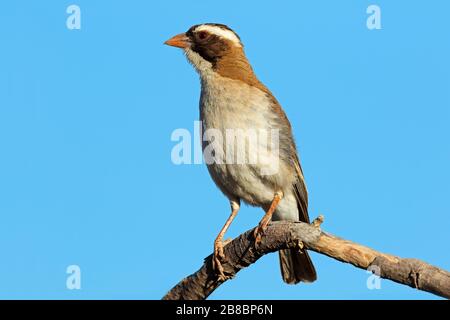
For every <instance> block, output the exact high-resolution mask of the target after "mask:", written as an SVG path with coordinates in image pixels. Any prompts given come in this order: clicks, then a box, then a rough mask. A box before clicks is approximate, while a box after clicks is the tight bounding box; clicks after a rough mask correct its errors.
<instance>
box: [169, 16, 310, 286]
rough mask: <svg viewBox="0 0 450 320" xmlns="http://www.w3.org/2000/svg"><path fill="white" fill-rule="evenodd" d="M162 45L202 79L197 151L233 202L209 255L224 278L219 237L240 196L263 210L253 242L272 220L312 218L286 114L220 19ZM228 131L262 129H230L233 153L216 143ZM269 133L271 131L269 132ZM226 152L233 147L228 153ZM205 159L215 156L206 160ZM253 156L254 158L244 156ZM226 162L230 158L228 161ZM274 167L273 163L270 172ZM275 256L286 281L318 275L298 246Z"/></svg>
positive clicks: (226, 225)
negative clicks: (177, 50) (199, 147)
mask: <svg viewBox="0 0 450 320" xmlns="http://www.w3.org/2000/svg"><path fill="white" fill-rule="evenodd" d="M164 44H166V45H168V46H172V47H177V48H180V49H182V50H183V51H184V54H185V56H186V58H187V60H188V61H189V62H190V63H191V64H192V65H193V67H194V69H195V70H196V71H197V73H198V74H199V78H200V83H201V92H200V103H199V109H200V110H199V111H200V121H201V126H200V128H201V130H202V132H203V133H204V136H203V139H202V140H203V141H202V149H203V156H204V158H205V160H206V161H205V162H206V165H207V169H208V172H209V174H210V176H211V178H212V180H213V181H214V183H215V184H216V185H217V187H218V188H219V189H220V190H221V191H222V193H223V194H224V195H225V196H226V197H227V198H228V200H229V203H230V206H231V214H230V216H229V217H228V219H227V220H226V222H225V224H224V226H223V227H222V229H221V230H220V232H219V234H218V236H217V237H216V239H215V241H214V253H213V259H212V263H213V268H214V270H215V272H216V274H217V277H218V279H219V280H222V281H223V280H226V279H227V278H228V276H227V275H226V274H225V272H224V268H223V266H222V263H224V262H225V261H226V256H225V254H224V249H223V248H224V245H226V243H225V241H224V240H223V239H224V236H225V233H226V232H227V230H228V228H229V227H230V225H231V223H232V221H233V220H234V218H235V217H236V215H237V213H238V211H239V209H240V206H241V201H242V202H243V203H246V204H248V205H251V206H256V207H260V208H262V209H263V210H264V211H265V214H264V216H263V218H262V219H261V221H260V222H259V224H258V226H257V227H256V228H255V229H254V237H255V245H258V244H259V243H260V241H261V238H262V237H263V236H264V231H265V230H266V228H267V226H268V224H269V223H270V222H271V221H302V222H305V223H310V220H309V216H308V192H307V188H306V183H305V179H304V175H303V171H302V167H301V166H300V161H299V156H298V153H297V148H296V144H295V141H294V136H293V132H292V127H291V124H290V122H289V120H288V118H287V116H286V113H285V112H284V111H283V109H282V107H281V105H280V104H279V102H278V100H277V99H276V98H275V96H274V95H273V94H272V93H271V91H270V90H269V89H268V88H267V87H266V86H265V85H264V84H263V83H262V82H261V81H260V80H259V79H258V78H257V76H256V74H255V72H254V71H253V68H252V66H251V64H250V62H249V60H248V59H247V56H246V54H245V51H244V45H243V43H242V41H241V38H240V37H239V35H238V34H237V33H236V32H235V31H233V30H232V29H231V28H230V27H228V26H227V25H225V24H220V23H202V24H197V25H194V26H192V27H190V28H189V29H188V31H186V32H183V33H180V34H177V35H175V36H173V37H172V38H170V39H169V40H167V41H165V42H164ZM229 131H232V132H233V131H234V132H265V133H266V135H265V136H266V139H264V137H263V138H261V139H253V138H252V137H253V136H252V135H250V134H248V135H246V134H243V135H242V134H241V135H239V134H236V135H235V136H236V137H237V138H241V139H243V140H244V142H245V143H247V144H246V145H245V146H246V147H245V148H243V149H240V152H239V150H237V151H236V149H237V148H234V149H233V148H225V147H223V146H224V143H223V141H222V143H220V141H221V140H217V139H216V138H217V137H218V136H220V135H222V137H226V136H227V133H228V132H229ZM207 132H212V133H214V134H215V135H216V137H213V136H214V134H212V133H211V134H210V135H209V136H210V139H208V135H207V134H206V133H207ZM268 132H272V133H274V134H270V137H269V134H268ZM205 136H207V137H206V138H205ZM263 136H264V135H263ZM269 138H270V139H269ZM271 138H273V139H271ZM212 140H215V142H216V145H215V149H214V148H213V149H214V151H213V152H211V150H210V149H211V148H210V147H211V141H212ZM241 142H242V141H241ZM226 143H227V146H234V145H235V141H234V140H233V141H232V142H229V141H227V142H226ZM221 147H223V148H221ZM270 147H274V148H270ZM275 147H276V148H275ZM230 149H231V150H233V151H234V153H233V154H232V155H231V156H230V152H231V151H230ZM207 156H208V157H207ZM211 156H212V158H214V159H212V161H211V159H209V160H210V161H208V159H207V158H211ZM239 156H243V158H244V161H240V162H239V161H237V160H236V157H239ZM251 157H254V158H256V160H254V161H249V160H248V159H247V158H251ZM223 158H226V159H227V161H224V159H223ZM230 159H231V160H234V161H228V160H230ZM219 160H220V161H219ZM241 160H242V159H241ZM273 164H276V166H273V167H274V170H270V166H271V165H273ZM279 260H280V269H281V275H282V279H283V281H284V282H285V283H287V284H297V283H299V282H305V283H309V282H313V281H315V280H316V279H317V273H316V270H315V268H314V265H313V263H312V261H311V258H310V256H309V254H308V252H307V251H306V250H305V249H304V248H291V249H283V250H280V251H279Z"/></svg>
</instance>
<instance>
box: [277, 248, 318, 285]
mask: <svg viewBox="0 0 450 320" xmlns="http://www.w3.org/2000/svg"><path fill="white" fill-rule="evenodd" d="M279 255H280V267H281V276H282V277H283V281H284V282H286V283H288V284H297V283H299V282H301V281H302V282H313V281H315V280H316V279H317V274H316V269H315V268H314V265H313V264H312V261H311V258H310V257H309V254H308V252H307V251H306V250H298V249H285V250H280V251H279Z"/></svg>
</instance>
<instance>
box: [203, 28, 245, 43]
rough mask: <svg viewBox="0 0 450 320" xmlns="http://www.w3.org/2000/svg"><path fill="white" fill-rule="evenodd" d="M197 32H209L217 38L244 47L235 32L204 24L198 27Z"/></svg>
mask: <svg viewBox="0 0 450 320" xmlns="http://www.w3.org/2000/svg"><path fill="white" fill-rule="evenodd" d="M195 31H206V32H209V33H211V34H214V35H216V36H219V37H222V38H224V39H228V40H231V41H232V42H233V43H234V44H236V45H238V46H240V47H241V46H242V44H241V41H240V40H239V38H238V37H237V36H236V35H235V34H234V32H232V31H230V30H227V29H224V28H221V27H217V26H211V25H207V24H203V25H201V26H198V27H197V28H196V29H195Z"/></svg>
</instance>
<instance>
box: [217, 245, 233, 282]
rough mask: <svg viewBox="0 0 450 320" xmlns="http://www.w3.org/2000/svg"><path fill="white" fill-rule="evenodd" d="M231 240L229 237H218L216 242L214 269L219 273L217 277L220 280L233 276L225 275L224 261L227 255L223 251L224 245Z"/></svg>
mask: <svg viewBox="0 0 450 320" xmlns="http://www.w3.org/2000/svg"><path fill="white" fill-rule="evenodd" d="M230 242H231V239H227V240H225V241H222V240H221V239H217V240H216V241H215V242H214V255H213V269H214V271H215V272H216V273H217V277H218V279H219V281H225V280H227V279H229V278H231V277H229V276H227V275H225V273H224V269H223V266H222V262H224V261H225V259H226V256H225V253H224V252H223V247H225V246H226V245H227V244H228V243H230Z"/></svg>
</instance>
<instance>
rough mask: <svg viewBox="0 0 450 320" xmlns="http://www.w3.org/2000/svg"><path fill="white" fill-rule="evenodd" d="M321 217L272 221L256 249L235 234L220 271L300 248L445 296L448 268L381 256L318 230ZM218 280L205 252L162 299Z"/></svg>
mask: <svg viewBox="0 0 450 320" xmlns="http://www.w3.org/2000/svg"><path fill="white" fill-rule="evenodd" d="M322 221H323V217H321V216H320V217H319V218H317V219H316V220H314V222H313V223H312V224H311V225H309V224H306V223H303V222H273V223H271V224H270V225H269V226H268V228H267V230H266V232H265V235H264V236H263V237H262V241H261V243H260V244H259V245H258V249H255V247H254V241H253V237H252V232H253V230H249V231H247V232H245V233H243V234H241V235H240V236H239V237H237V238H236V239H234V240H233V241H231V242H230V243H229V244H227V245H226V246H225V248H224V252H225V255H226V257H227V259H226V262H224V263H223V267H224V269H225V274H227V275H229V276H230V277H234V276H235V275H236V273H237V272H239V270H241V269H243V268H245V267H248V266H249V265H250V264H252V263H254V262H256V261H257V260H258V259H259V258H261V257H262V256H263V255H265V254H267V253H270V252H275V251H278V250H280V249H287V248H302V247H305V248H307V249H309V250H312V251H316V252H318V253H321V254H324V255H327V256H329V257H331V258H334V259H337V260H339V261H342V262H346V263H350V264H352V265H354V266H355V267H358V268H361V269H368V270H371V271H378V272H379V273H380V274H379V276H380V277H382V278H385V279H390V280H392V281H395V282H398V283H401V284H404V285H408V286H410V287H413V288H416V289H419V290H423V291H428V292H431V293H434V294H436V295H439V296H442V297H445V298H450V273H449V272H447V271H445V270H442V269H439V268H437V267H434V266H432V265H429V264H427V263H425V262H423V261H420V260H417V259H402V258H399V257H396V256H393V255H389V254H384V253H381V252H378V251H375V250H373V249H371V248H368V247H365V246H362V245H360V244H357V243H354V242H351V241H348V240H344V239H341V238H338V237H336V236H333V235H331V234H328V233H325V232H322V231H321V230H320V224H321V223H322ZM223 282H224V281H218V280H217V276H216V274H215V273H214V271H213V269H212V255H210V256H208V257H207V258H206V259H205V262H204V264H203V266H202V267H201V268H200V269H199V270H198V271H197V272H195V273H193V274H192V275H190V276H188V277H187V278H185V279H183V280H182V281H181V282H180V283H178V284H177V285H176V286H175V287H173V288H172V289H171V290H170V291H169V292H168V293H167V294H166V295H165V296H164V297H163V299H164V300H179V299H184V300H202V299H206V298H207V297H208V296H209V295H210V294H211V293H212V292H213V291H214V290H215V289H217V288H218V287H219V286H220V285H221V284H222V283H223Z"/></svg>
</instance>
